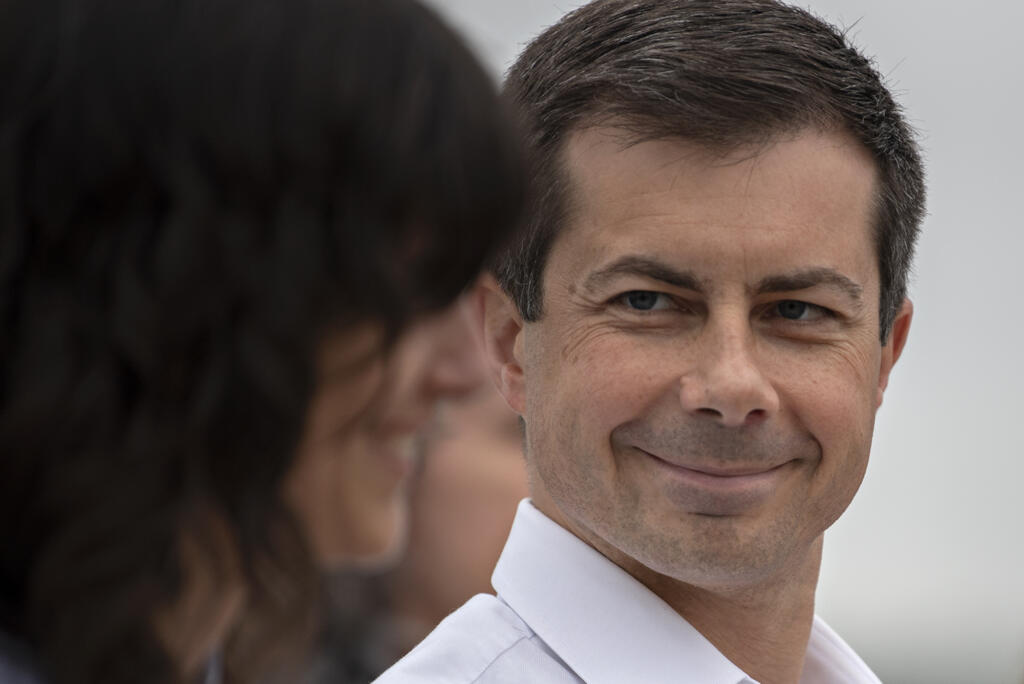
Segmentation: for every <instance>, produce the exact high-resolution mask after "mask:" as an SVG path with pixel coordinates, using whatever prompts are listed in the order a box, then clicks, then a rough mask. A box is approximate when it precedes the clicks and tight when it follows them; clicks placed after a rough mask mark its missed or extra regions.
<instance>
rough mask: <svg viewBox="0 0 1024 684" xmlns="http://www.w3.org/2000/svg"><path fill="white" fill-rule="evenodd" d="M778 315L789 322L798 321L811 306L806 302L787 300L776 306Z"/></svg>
mask: <svg viewBox="0 0 1024 684" xmlns="http://www.w3.org/2000/svg"><path fill="white" fill-rule="evenodd" d="M776 306H777V307H778V312H779V315H780V316H782V317H783V318H787V319H789V320H791V321H799V320H802V319H803V318H804V316H805V315H806V314H807V312H808V311H809V310H810V308H811V305H810V304H808V303H807V302H800V301H797V300H795V299H787V300H786V301H784V302H779V303H778V304H777V305H776Z"/></svg>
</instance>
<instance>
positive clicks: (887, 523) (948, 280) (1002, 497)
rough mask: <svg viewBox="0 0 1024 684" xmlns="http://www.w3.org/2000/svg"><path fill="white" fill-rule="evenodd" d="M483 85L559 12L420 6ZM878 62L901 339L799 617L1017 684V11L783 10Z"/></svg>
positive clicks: (1023, 673)
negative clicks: (913, 139)
mask: <svg viewBox="0 0 1024 684" xmlns="http://www.w3.org/2000/svg"><path fill="white" fill-rule="evenodd" d="M431 2H432V4H433V5H434V6H436V7H437V8H438V9H439V10H440V11H441V12H442V13H443V14H445V15H446V16H447V17H448V18H449V19H450V20H451V22H452V23H453V24H455V25H456V26H458V27H459V28H461V29H462V30H463V31H464V32H465V33H466V34H467V36H468V38H469V40H470V42H471V43H472V44H473V45H474V47H475V48H476V49H477V50H478V52H479V54H480V55H481V57H482V58H483V59H484V60H485V61H486V62H487V64H488V65H490V67H491V69H492V70H493V72H494V74H495V77H496V78H498V77H500V75H501V74H502V73H503V72H504V70H505V68H506V67H507V66H508V65H509V64H510V63H511V61H512V60H513V59H514V58H515V56H516V54H517V53H518V52H519V50H520V49H521V48H522V46H523V45H524V44H525V43H526V42H527V41H529V40H530V38H532V37H533V36H534V35H536V34H537V33H538V32H539V31H540V30H542V29H543V28H544V27H546V26H548V25H549V24H551V23H553V22H554V21H556V20H557V19H558V17H560V16H561V15H562V14H564V13H565V12H567V11H568V10H570V9H572V8H574V7H577V6H578V5H580V4H582V3H581V2H577V1H566V0H559V1H553V0H431ZM798 4H801V5H803V6H805V7H809V8H810V9H812V10H813V11H814V12H815V13H817V14H819V15H821V16H824V17H825V18H827V19H829V20H830V21H832V22H833V23H836V24H838V25H839V26H841V27H844V28H849V29H850V35H851V36H853V38H854V42H855V43H856V44H857V45H859V46H860V47H861V48H862V49H863V50H864V51H865V52H866V53H867V54H869V55H873V56H875V57H876V58H877V64H878V66H879V68H880V70H881V71H882V73H883V74H886V76H887V77H888V81H889V84H890V86H891V87H892V88H893V90H894V91H895V92H896V94H897V97H898V99H900V100H901V101H902V103H903V104H904V106H905V108H906V111H907V114H908V116H909V118H910V120H911V121H912V122H913V123H914V125H915V126H916V127H917V128H918V129H919V130H920V132H921V135H922V140H923V145H924V149H925V153H926V157H927V164H928V174H929V216H928V218H927V220H926V222H925V225H924V233H923V236H922V239H921V243H920V247H919V251H918V257H917V262H916V264H917V265H916V274H915V276H914V281H913V283H912V285H911V295H912V298H913V299H914V302H915V305H916V313H915V316H914V323H913V327H912V329H911V334H910V340H909V343H908V346H907V349H906V352H905V354H904V356H903V359H902V360H901V361H900V363H899V364H898V365H897V367H896V369H895V371H894V375H893V378H892V381H891V384H890V387H889V391H888V392H887V393H886V398H885V404H884V405H883V407H882V409H881V412H880V413H879V417H878V423H877V429H876V433H875V444H874V449H873V452H872V460H871V465H870V467H869V469H868V474H867V477H866V479H865V481H864V485H863V487H862V488H861V491H860V493H859V494H858V496H857V499H856V500H855V501H854V503H853V505H852V506H851V508H850V509H849V511H847V513H846V515H845V516H844V517H843V518H842V519H841V520H840V521H839V522H838V523H837V524H836V525H835V527H833V529H832V530H831V531H830V532H829V533H828V535H827V536H826V545H825V560H824V566H823V568H822V576H821V584H820V587H819V591H818V612H819V613H821V614H822V615H823V616H824V617H825V619H826V620H828V621H829V622H830V623H831V624H832V626H833V627H835V628H836V629H837V631H839V632H840V634H842V635H843V636H844V637H845V638H846V639H847V640H848V641H849V642H850V643H851V644H852V645H853V646H854V648H856V649H857V650H858V651H859V652H860V653H861V654H862V655H863V657H864V658H865V660H867V661H868V663H869V664H871V665H872V667H873V668H874V669H875V670H876V672H877V673H878V674H879V676H880V677H881V678H882V680H883V681H885V682H887V683H890V684H892V683H896V684H917V683H919V682H920V683H924V682H927V683H929V684H990V683H991V684H1022V683H1024V587H1022V584H1024V571H1022V567H1024V488H1022V484H1024V439H1022V437H1021V432H1022V430H1021V428H1022V423H1024V402H1022V400H1021V395H1022V391H1024V362H1022V360H1021V359H1022V351H1021V336H1022V332H1024V323H1022V320H1024V313H1022V311H1021V308H1022V306H1024V298H1022V299H1019V298H1018V295H1019V294H1021V289H1022V288H1021V284H1022V277H1021V274H1020V265H1021V254H1022V251H1024V237H1022V230H1021V228H1022V221H1021V218H1020V214H1019V206H1020V202H1021V197H1022V195H1024V170H1022V169H1024V164H1022V157H1024V136H1022V134H1021V125H1022V120H1024V115H1022V109H1024V76H1022V72H1024V57H1022V54H1024V53H1022V51H1021V44H1022V40H1021V38H1020V35H1019V32H1020V28H1021V26H1024V4H1018V3H1016V2H1010V1H1009V0H1006V1H999V0H980V1H976V2H972V3H966V2H928V1H926V0H896V1H895V2H894V1H893V0H888V1H887V0H814V1H813V2H811V1H804V2H799V3H798Z"/></svg>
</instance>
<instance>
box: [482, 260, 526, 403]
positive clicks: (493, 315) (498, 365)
mask: <svg viewBox="0 0 1024 684" xmlns="http://www.w3.org/2000/svg"><path fill="white" fill-rule="evenodd" d="M475 297H477V303H476V305H475V306H476V308H477V310H478V311H479V312H480V316H479V318H480V324H481V325H482V328H483V342H484V356H485V358H486V360H487V366H488V369H489V371H490V374H491V379H492V380H493V381H494V384H495V386H496V387H497V388H498V391H499V392H501V394H502V396H504V397H505V401H507V402H508V405H509V406H511V407H512V410H513V411H515V412H516V413H518V414H519V415H523V414H524V413H525V412H526V386H525V383H524V382H523V366H522V351H523V339H522V338H523V318H522V316H520V315H519V309H518V308H517V307H516V305H515V303H514V302H513V301H512V299H511V298H509V296H508V295H507V294H505V291H504V290H503V289H502V288H501V286H500V285H499V284H498V281H496V280H495V279H494V277H493V276H491V275H485V276H483V277H482V278H481V279H480V283H479V286H478V287H477V289H476V292H475Z"/></svg>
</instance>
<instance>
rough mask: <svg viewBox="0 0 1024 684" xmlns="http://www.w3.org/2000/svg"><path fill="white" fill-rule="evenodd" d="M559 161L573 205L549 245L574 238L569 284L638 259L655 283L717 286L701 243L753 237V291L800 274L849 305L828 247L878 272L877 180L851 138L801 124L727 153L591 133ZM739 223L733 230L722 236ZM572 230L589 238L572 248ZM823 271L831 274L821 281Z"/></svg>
mask: <svg viewBox="0 0 1024 684" xmlns="http://www.w3.org/2000/svg"><path fill="white" fill-rule="evenodd" d="M563 159H564V164H565V171H566V172H567V173H566V175H567V180H568V182H569V185H570V188H569V190H570V191H569V193H568V194H569V196H570V197H571V198H572V199H571V203H570V204H569V206H567V208H566V209H567V210H566V214H565V221H564V223H563V226H562V231H561V233H562V234H561V235H560V236H559V238H558V239H557V241H556V245H555V246H554V248H555V249H556V250H557V248H558V243H562V244H564V243H565V242H566V239H567V238H569V237H573V238H575V239H572V240H571V242H572V243H573V247H572V249H573V250H574V253H573V254H572V255H571V256H572V259H571V261H572V262H573V265H574V266H576V267H579V269H581V270H577V268H573V269H572V270H573V271H575V273H573V274H571V275H570V274H569V273H561V274H556V277H561V278H565V277H568V278H569V279H570V280H573V281H576V284H577V285H585V284H591V285H593V284H595V283H598V282H600V281H602V280H606V279H607V278H608V277H609V276H611V275H613V274H616V273H619V274H621V273H622V272H624V271H625V270H627V269H628V268H629V267H632V266H636V265H637V264H638V263H639V261H642V260H644V259H647V263H646V264H645V268H643V269H640V270H643V271H644V272H645V273H646V274H647V275H655V274H656V272H658V271H659V268H660V276H661V277H659V278H658V279H660V280H663V281H665V282H669V283H672V282H673V281H676V282H678V281H679V280H680V278H681V277H682V276H681V274H682V273H685V274H686V283H685V286H686V287H687V288H688V289H692V290H697V291H707V292H710V290H711V289H713V287H714V286H715V283H714V278H713V277H712V276H711V275H710V273H711V269H710V268H706V266H711V265H714V264H713V263H712V264H707V263H703V262H701V259H705V260H707V259H709V258H710V259H711V261H712V262H713V261H714V259H715V257H716V255H717V254H718V252H714V251H713V250H711V251H709V245H711V246H715V245H716V243H719V242H722V241H728V240H732V239H735V238H736V237H737V236H739V237H740V238H741V239H745V238H747V237H750V236H751V235H752V234H753V233H760V235H758V236H757V238H756V239H751V240H750V241H749V244H750V245H752V246H754V248H753V250H752V251H751V252H750V253H749V257H748V259H747V263H748V264H749V265H751V268H749V272H748V274H747V277H746V281H747V282H746V287H747V288H748V290H751V291H764V290H766V289H782V288H781V287H780V285H781V284H782V283H783V282H784V281H785V282H786V283H788V284H789V285H795V284H796V283H797V280H800V279H802V280H804V281H808V280H815V281H820V282H822V283H826V282H827V283H828V284H830V285H834V286H836V287H837V288H839V289H841V290H844V291H845V292H846V293H847V294H850V295H851V296H856V297H858V298H859V297H860V295H861V292H860V290H863V288H864V286H865V283H864V282H863V280H864V279H863V278H858V277H855V275H854V274H852V273H850V271H849V269H848V268H844V267H843V264H842V263H840V262H842V261H844V260H846V257H849V256H850V255H848V254H846V255H844V254H841V253H838V254H837V252H836V249H835V248H834V245H833V244H832V243H834V242H836V241H837V240H838V241H839V242H840V243H844V244H846V246H848V247H849V248H850V249H855V250H856V251H857V252H862V253H864V256H865V258H866V259H867V260H869V261H870V262H871V264H870V265H871V266H873V268H871V269H870V270H871V271H874V270H875V268H876V265H875V261H876V257H875V254H874V250H873V244H874V231H873V225H874V213H875V201H874V198H875V187H876V176H877V173H876V170H875V163H874V160H873V159H872V158H871V157H870V155H869V153H868V152H867V151H866V150H865V149H863V148H862V146H861V145H860V144H859V143H858V142H857V141H855V140H854V139H852V138H851V137H850V136H846V135H843V134H841V133H835V132H824V131H819V130H817V129H809V130H807V131H805V132H803V133H802V134H800V135H790V136H787V137H785V138H780V139H779V140H777V141H775V142H773V143H771V144H767V145H765V144H760V145H751V146H747V147H745V148H736V149H734V150H731V151H728V152H727V151H724V150H715V149H709V148H707V147H705V146H701V145H698V144H694V143H691V142H688V141H685V140H681V139H676V138H673V139H655V140H643V141H640V140H638V139H637V137H636V134H635V133H633V132H631V131H628V130H622V129H619V128H616V127H610V128H609V127H590V128H586V129H580V130H578V131H576V132H575V133H574V135H573V136H572V138H571V139H570V141H569V143H568V145H567V146H566V149H565V151H564V157H563ZM737 225H739V226H742V230H741V231H736V230H732V228H733V227H734V226H737ZM580 233H584V234H587V236H588V239H586V240H583V241H581V240H580V239H579V234H580ZM718 247H720V248H722V249H725V248H727V247H728V244H726V245H725V246H724V247H723V246H722V245H718ZM797 248H798V249H799V252H800V254H799V255H797V254H795V253H794V250H795V249H797ZM797 256H799V257H800V258H797ZM790 257H793V260H792V262H789V261H788V260H789V258H790ZM622 259H624V260H625V261H619V262H618V263H613V262H615V261H616V260H622ZM759 259H760V260H761V261H762V262H763V263H758V260H759ZM837 259H838V260H837ZM630 260H632V262H631V261H630ZM566 265H567V264H564V263H563V264H562V267H564V266H566ZM655 266H658V268H656V267H655ZM584 271H585V272H584ZM669 271H672V273H670V272H669ZM827 273H831V274H832V275H830V276H829V277H825V278H822V277H820V276H823V275H826V274H827ZM797 274H799V275H800V278H797V277H795V276H796V275H797ZM811 274H813V275H814V277H813V278H811V277H810V275H811ZM581 279H589V281H588V283H584V282H582V280H581ZM768 285H771V288H769V287H767V286H768Z"/></svg>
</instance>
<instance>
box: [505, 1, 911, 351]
mask: <svg viewBox="0 0 1024 684" xmlns="http://www.w3.org/2000/svg"><path fill="white" fill-rule="evenodd" d="M505 90H506V95H507V96H508V97H509V98H510V99H511V100H512V101H513V102H514V103H515V105H516V106H517V108H518V109H519V110H520V113H521V115H522V116H523V119H524V124H525V128H526V130H527V134H528V141H529V146H530V148H531V152H532V153H533V155H534V156H535V162H536V166H537V169H536V171H535V178H536V188H537V191H536V202H535V204H536V206H535V210H534V212H533V216H532V217H531V219H530V221H529V225H528V228H527V230H526V231H525V232H524V233H523V234H522V235H521V237H520V238H519V239H518V240H517V242H516V243H515V244H514V245H513V246H512V248H511V249H510V250H509V251H508V252H506V254H505V255H504V256H503V259H502V261H500V262H499V263H498V264H497V268H496V271H497V276H498V280H499V281H500V282H501V284H502V287H504V288H505V290H506V291H507V292H508V293H509V294H510V295H511V296H512V298H513V299H514V300H515V302H516V305H517V307H518V308H519V311H520V313H521V314H522V315H523V316H524V318H526V320H531V321H532V320H537V319H538V318H540V316H541V315H542V313H543V311H542V301H543V292H542V282H543V277H542V276H543V272H544V267H545V264H546V260H547V256H548V252H549V251H550V248H551V244H552V242H553V240H554V238H555V236H556V235H557V234H558V232H559V230H560V229H561V225H562V223H563V222H564V218H565V214H566V210H567V207H566V205H567V201H566V196H567V183H568V179H567V178H566V174H565V170H564V169H563V168H562V164H561V151H562V149H563V147H564V143H565V141H566V139H567V138H568V136H569V134H570V133H571V132H572V131H574V130H578V129H579V128H581V127H584V126H588V125H593V124H596V123H600V122H606V121H614V122H616V123H621V122H625V123H626V126H627V127H628V128H629V129H630V130H631V131H632V132H634V133H635V134H636V136H637V138H638V139H656V138H664V137H679V138H684V139H687V140H691V141H694V142H697V143H699V144H703V145H707V146H709V147H711V148H716V149H730V148H733V147H736V146H739V145H744V144H758V143H766V142H770V141H772V140H773V139H775V138H777V137H778V136H779V135H780V134H785V133H788V132H794V131H796V130H799V129H801V128H804V127H807V126H816V127H819V128H824V129H828V128H842V129H845V130H847V131H849V132H850V133H851V134H853V135H854V137H856V139H857V140H859V141H860V142H861V144H863V145H864V146H865V147H866V148H867V149H868V150H869V151H870V152H871V154H872V156H873V158H874V159H875V163H876V165H877V169H878V178H879V191H878V198H877V205H878V206H877V220H876V227H875V233H876V234H875V241H876V245H877V252H878V265H879V273H880V277H881V301H880V303H879V306H880V308H879V311H880V325H881V336H882V340H883V341H884V340H885V339H886V337H887V336H888V332H889V329H890V327H891V325H892V321H893V319H894V318H895V315H896V313H897V311H898V310H899V308H900V305H901V303H902V301H903V299H904V297H905V296H906V289H907V278H908V272H909V270H910V263H911V259H912V255H913V249H914V243H915V241H916V238H917V234H918V232H919V226H920V223H921V219H922V217H923V215H924V202H925V186H924V169H923V167H922V163H921V156H920V153H919V151H918V146H917V142H916V139H915V134H914V131H913V130H912V128H911V127H910V126H909V125H908V124H907V122H906V120H905V118H904V116H903V114H902V112H901V109H900V107H899V105H897V104H896V102H895V101H894V100H893V97H892V95H891V94H890V92H889V90H888V89H887V88H886V86H885V85H884V83H883V82H882V79H881V77H880V75H879V73H878V72H877V70H876V69H875V68H874V66H873V65H872V63H871V61H870V60H869V59H867V58H866V57H865V56H863V55H862V54H861V53H860V52H859V51H858V50H857V49H856V48H854V47H853V46H852V45H851V44H850V43H849V41H848V40H847V39H846V36H845V35H844V34H843V33H842V32H840V31H839V30H838V29H836V28H835V27H834V26H832V25H830V24H828V23H826V22H824V21H822V20H821V19H818V18H817V17H815V16H813V15H812V14H810V13H809V12H807V11H805V10H802V9H799V8H796V7H791V6H788V5H785V4H782V3H780V2H776V1H775V0H595V2H591V3H590V4H588V5H586V6H584V7H582V8H580V9H578V10H576V11H574V12H572V13H570V14H568V15H566V16H565V17H564V18H563V19H562V20H561V21H559V22H558V23H557V24H555V25H554V26H552V27H550V28H549V29H547V30H546V31H544V32H543V33H542V34H541V35H540V36H539V37H537V38H536V39H535V40H534V41H533V42H531V43H530V45H529V46H528V47H527V48H526V50H524V51H523V53H522V55H520V57H519V59H518V60H517V61H516V63H515V64H514V65H513V66H512V68H511V70H510V71H509V74H508V78H507V81H506V84H505Z"/></svg>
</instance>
